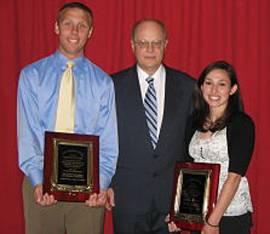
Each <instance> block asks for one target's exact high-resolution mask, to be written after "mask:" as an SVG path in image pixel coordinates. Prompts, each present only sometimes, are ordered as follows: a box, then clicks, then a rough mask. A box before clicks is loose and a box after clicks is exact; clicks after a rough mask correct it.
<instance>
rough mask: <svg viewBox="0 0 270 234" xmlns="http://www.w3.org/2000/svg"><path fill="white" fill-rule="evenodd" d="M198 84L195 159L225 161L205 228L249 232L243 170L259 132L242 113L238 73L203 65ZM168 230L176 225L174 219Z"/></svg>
mask: <svg viewBox="0 0 270 234" xmlns="http://www.w3.org/2000/svg"><path fill="white" fill-rule="evenodd" d="M197 85H198V86H197V88H198V89H197V90H196V91H195V95H194V104H195V111H194V114H193V117H192V119H191V121H190V123H189V124H188V127H187V134H186V144H187V151H188V154H189V155H190V156H191V157H192V158H193V159H194V161H195V162H205V163H219V164H220V165H221V172H220V179H219V189H218V200H217V204H216V206H215V208H214V209H213V212H212V213H211V215H210V216H209V218H208V219H207V220H205V225H204V227H203V229H202V232H201V233H202V234H232V233H237V234H249V233H250V228H251V226H252V221H251V212H252V203H251V198H250V192H249V186H248V181H247V178H246V177H245V173H246V170H247V168H248V165H249V162H250V159H251V156H252V152H253V147H254V140H255V135H254V124H253V121H252V119H251V118H250V117H249V116H248V115H247V114H246V113H244V112H243V106H242V102H241V96H240V89H239V84H238V81H237V76H236V72H235V70H234V68H233V67H232V65H230V64H228V63H227V62H225V61H217V62H214V63H212V64H210V65H208V66H207V67H206V68H205V69H204V70H203V72H202V73H201V75H200V77H199V80H198V83H197ZM169 230H170V231H176V230H177V229H176V226H175V225H174V224H173V223H170V224H169Z"/></svg>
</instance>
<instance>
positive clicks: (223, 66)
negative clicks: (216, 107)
mask: <svg viewBox="0 0 270 234" xmlns="http://www.w3.org/2000/svg"><path fill="white" fill-rule="evenodd" d="M216 69H220V70H223V71H225V72H226V73H227V74H228V76H229V78H230V81H231V87H232V86H233V85H235V84H236V85H237V86H238V88H237V90H236V92H235V93H234V94H232V95H230V97H229V100H228V105H227V107H226V109H225V111H224V113H223V115H222V116H221V117H220V118H219V119H217V120H216V121H215V122H214V123H210V122H209V114H210V109H209V105H208V104H207V102H206V101H205V100H204V98H203V95H202V91H201V86H202V84H203V83H204V81H205V78H206V76H207V75H208V74H209V73H210V72H211V71H213V70H216ZM193 101H194V108H195V111H194V127H195V128H196V129H198V130H199V131H203V132H204V131H208V130H210V131H211V132H215V131H218V130H221V129H223V128H224V127H225V125H226V123H227V122H228V121H229V119H230V117H231V116H232V115H233V114H234V113H235V112H238V111H243V109H244V108H243V103H242V99H241V95H240V87H239V83H238V80H237V75H236V72H235V69H234V67H233V66H232V65H231V64H229V63H227V62H226V61H216V62H213V63H211V64H209V65H208V66H207V67H206V68H204V70H203V71H202V73H201V75H200V76H199V79H198V82H197V86H196V88H195V90H194V93H193ZM206 126H207V127H206Z"/></svg>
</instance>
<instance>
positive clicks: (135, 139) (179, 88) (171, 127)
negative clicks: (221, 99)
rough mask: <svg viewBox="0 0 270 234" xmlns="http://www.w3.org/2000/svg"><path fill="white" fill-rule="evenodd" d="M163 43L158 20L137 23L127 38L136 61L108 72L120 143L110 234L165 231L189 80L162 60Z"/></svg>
mask: <svg viewBox="0 0 270 234" xmlns="http://www.w3.org/2000/svg"><path fill="white" fill-rule="evenodd" d="M167 43H168V41H167V34H166V30H165V27H164V25H163V23H162V22H160V21H157V20H153V19H147V20H142V21H139V22H138V23H136V24H135V26H134V28H133V32H132V40H131V47H132V50H133V52H134V55H135V57H136V60H137V64H136V65H134V66H133V67H131V68H128V69H126V70H123V71H120V72H118V73H117V74H114V75H112V77H113V80H114V85H115V92H116V108H117V116H118V130H119V143H120V154H119V159H118V164H117V169H116V174H115V176H114V178H113V182H112V189H113V190H111V191H110V194H111V195H113V192H114V199H115V207H114V208H113V222H114V231H115V234H135V233H136V234H142V233H159V234H165V233H168V228H167V225H166V223H165V221H164V220H165V216H166V214H168V212H169V206H170V201H171V196H172V195H171V190H172V181H173V170H174V165H175V162H176V161H183V160H184V156H183V155H184V154H183V151H184V149H183V148H184V147H183V141H184V131H185V125H186V121H187V118H188V116H189V115H190V114H191V110H192V102H191V96H192V89H193V86H194V80H193V79H192V78H191V77H190V76H188V75H187V74H185V73H183V72H180V71H176V70H174V69H171V68H169V67H167V66H166V65H164V64H162V60H163V57H164V52H165V48H166V46H167ZM112 198H113V196H111V199H112ZM111 202H112V200H111Z"/></svg>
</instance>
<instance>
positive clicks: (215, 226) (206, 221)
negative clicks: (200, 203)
mask: <svg viewBox="0 0 270 234" xmlns="http://www.w3.org/2000/svg"><path fill="white" fill-rule="evenodd" d="M205 223H206V224H207V225H209V226H210V227H214V228H218V227H219V225H214V224H211V223H209V222H208V220H207V219H206V220H205Z"/></svg>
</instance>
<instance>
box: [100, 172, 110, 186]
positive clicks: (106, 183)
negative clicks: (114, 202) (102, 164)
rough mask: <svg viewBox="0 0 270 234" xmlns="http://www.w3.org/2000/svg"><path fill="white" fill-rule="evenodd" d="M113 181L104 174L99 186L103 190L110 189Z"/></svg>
mask: <svg viewBox="0 0 270 234" xmlns="http://www.w3.org/2000/svg"><path fill="white" fill-rule="evenodd" d="M110 183H111V180H110V179H108V178H106V177H104V176H102V175H101V176H100V181H99V186H100V189H101V190H106V189H108V187H109V185H110Z"/></svg>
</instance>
